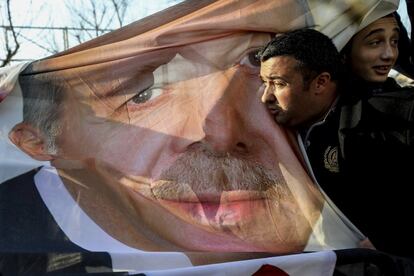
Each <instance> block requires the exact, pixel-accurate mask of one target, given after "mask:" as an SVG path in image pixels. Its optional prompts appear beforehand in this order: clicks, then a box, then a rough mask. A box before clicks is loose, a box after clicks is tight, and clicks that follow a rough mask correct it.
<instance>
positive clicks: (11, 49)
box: [0, 0, 20, 67]
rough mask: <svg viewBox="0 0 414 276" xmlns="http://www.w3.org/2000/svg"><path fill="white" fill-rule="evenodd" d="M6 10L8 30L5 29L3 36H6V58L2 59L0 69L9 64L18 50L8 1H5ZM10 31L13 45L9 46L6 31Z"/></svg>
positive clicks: (18, 46) (18, 45) (18, 44)
mask: <svg viewBox="0 0 414 276" xmlns="http://www.w3.org/2000/svg"><path fill="white" fill-rule="evenodd" d="M6 10H7V20H8V23H9V26H10V27H9V28H7V29H6V32H5V36H6V39H5V41H6V45H5V47H6V56H5V58H4V59H3V61H2V63H1V64H0V67H3V66H6V65H7V64H9V63H10V61H11V60H12V58H13V57H14V56H15V55H16V54H17V51H18V50H19V48H20V43H19V41H18V40H17V34H16V30H15V29H14V27H13V21H12V15H11V10H10V0H6ZM9 30H10V31H11V33H12V37H13V42H14V44H13V45H11V43H9V40H8V39H7V31H9Z"/></svg>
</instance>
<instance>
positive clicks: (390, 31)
mask: <svg viewBox="0 0 414 276" xmlns="http://www.w3.org/2000/svg"><path fill="white" fill-rule="evenodd" d="M398 37H399V28H398V25H397V21H396V20H395V18H394V17H383V18H381V19H378V20H377V21H375V22H373V23H371V24H370V25H368V26H367V27H366V28H364V29H363V30H361V31H360V32H359V33H357V34H356V35H355V37H354V38H353V40H352V49H351V57H350V58H351V66H352V70H353V71H354V73H355V74H357V75H358V76H360V77H362V78H363V79H365V80H367V81H371V82H384V81H385V80H386V79H387V77H388V73H389V72H390V70H391V69H392V67H393V66H394V64H395V61H396V60H397V57H398Z"/></svg>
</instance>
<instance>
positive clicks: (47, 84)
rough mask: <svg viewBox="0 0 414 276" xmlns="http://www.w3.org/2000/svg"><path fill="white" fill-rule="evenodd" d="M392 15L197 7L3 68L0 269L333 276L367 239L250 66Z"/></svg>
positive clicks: (334, 5)
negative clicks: (317, 173) (278, 119)
mask: <svg viewBox="0 0 414 276" xmlns="http://www.w3.org/2000/svg"><path fill="white" fill-rule="evenodd" d="M397 7H398V1H392V0H388V1H386V0H364V1H352V0H332V1H321V0H308V1H305V0H296V1H295V0H259V1H256V0H238V1H237V0H217V1H211V0H202V1H191V0H190V1H186V2H184V3H181V4H179V5H177V6H174V7H172V8H170V9H167V10H165V11H162V12H160V13H157V14H155V15H153V16H150V17H148V18H145V19H143V20H140V21H137V22H135V23H133V24H131V25H129V26H127V27H124V28H122V29H119V30H117V31H114V32H112V33H109V34H107V35H104V36H102V37H99V38H96V39H94V40H92V41H89V42H86V43H84V44H81V45H79V46H77V47H74V48H72V49H70V50H68V51H65V52H62V53H59V54H57V55H55V56H52V57H49V58H46V59H43V60H38V61H35V62H33V63H31V64H21V65H18V66H14V67H11V68H2V69H0V70H1V71H0V82H1V85H0V100H1V101H2V102H1V104H0V118H1V119H0V131H1V132H0V134H1V136H0V142H1V146H0V164H1V166H0V178H1V182H3V183H2V184H0V208H1V209H0V271H1V270H3V271H6V272H7V271H10V275H14V274H13V271H15V270H13V269H16V271H23V272H25V271H26V272H27V271H37V272H39V271H40V272H59V271H64V270H65V269H66V270H67V271H72V270H70V269H73V271H75V272H85V273H87V272H94V271H101V272H102V271H124V272H125V271H129V272H130V273H145V274H148V275H163V274H165V275H212V274H214V275H251V274H253V273H255V272H257V271H259V272H258V273H261V272H263V273H266V271H267V270H269V271H273V272H274V273H276V272H277V273H279V274H274V275H332V273H333V271H334V268H335V263H336V260H337V254H336V253H335V252H334V251H330V250H338V249H346V248H355V247H358V246H359V244H360V242H361V241H362V240H363V239H364V238H365V237H364V235H363V233H361V232H360V231H359V230H358V229H356V228H355V226H353V224H352V222H350V221H348V219H347V218H346V217H344V216H343V214H342V213H341V212H340V210H338V209H337V208H336V207H335V206H334V205H333V203H332V202H331V201H330V200H329V199H328V198H326V197H325V196H324V194H323V192H322V191H320V189H319V188H318V185H317V183H316V182H315V181H314V180H313V179H312V177H311V173H310V171H309V169H308V168H307V167H306V162H305V158H304V157H303V155H302V152H301V149H300V146H299V145H298V142H297V140H296V136H295V134H294V133H292V132H291V131H290V130H287V129H284V128H283V127H281V126H279V125H277V124H276V123H275V122H274V121H273V120H272V118H271V116H270V115H269V114H268V112H267V110H266V108H265V106H264V105H263V104H261V102H260V96H261V92H262V90H261V81H260V79H259V76H258V75H259V66H260V64H258V62H257V61H256V59H255V54H256V52H257V50H258V49H259V48H260V47H261V46H263V45H264V44H265V43H266V42H268V41H269V40H270V39H271V37H272V36H274V35H275V34H278V33H281V32H285V31H289V30H293V29H298V28H302V27H311V28H316V29H318V30H320V31H322V32H324V33H325V34H327V35H329V36H330V37H332V38H333V39H334V42H335V43H336V45H337V46H338V48H339V49H340V48H342V47H343V46H344V45H345V44H346V42H347V41H348V40H349V38H350V37H351V36H352V35H353V34H354V33H355V32H356V31H357V30H359V29H361V28H362V27H364V26H366V25H367V24H368V23H370V22H372V21H373V20H375V19H377V18H379V17H381V16H383V15H385V14H388V13H390V12H391V11H393V10H396V9H397ZM321 250H322V251H321ZM308 251H321V252H315V253H302V252H308ZM93 252H95V253H93ZM293 253H296V254H294V255H291V254H293ZM298 253H301V254H298ZM280 255H287V256H280ZM276 256H279V257H276ZM247 259H249V260H247ZM265 264H269V266H263V265H265ZM92 268H93V269H92ZM88 269H89V270H88ZM99 269H101V270H99ZM106 269H108V270H106ZM283 273H285V274H283ZM257 275H260V274H257Z"/></svg>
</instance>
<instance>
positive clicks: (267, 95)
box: [261, 85, 276, 103]
mask: <svg viewBox="0 0 414 276" xmlns="http://www.w3.org/2000/svg"><path fill="white" fill-rule="evenodd" d="M261 100H262V103H269V102H274V101H276V97H275V95H274V94H273V90H272V87H271V86H270V85H269V86H268V85H266V87H265V88H264V91H263V94H262V98H261Z"/></svg>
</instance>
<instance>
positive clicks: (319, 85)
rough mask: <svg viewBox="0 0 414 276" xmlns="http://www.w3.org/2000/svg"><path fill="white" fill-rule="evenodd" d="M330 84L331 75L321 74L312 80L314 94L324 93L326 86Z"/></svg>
mask: <svg viewBox="0 0 414 276" xmlns="http://www.w3.org/2000/svg"><path fill="white" fill-rule="evenodd" d="M330 84H331V74H329V73H328V72H322V73H320V74H319V75H318V76H316V78H314V79H313V85H314V88H315V89H314V91H315V94H321V93H323V92H325V90H326V89H327V88H328V86H329V85H330Z"/></svg>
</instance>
